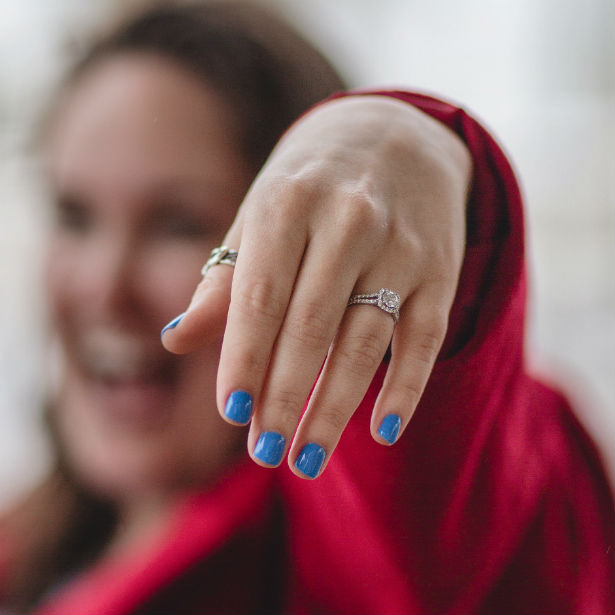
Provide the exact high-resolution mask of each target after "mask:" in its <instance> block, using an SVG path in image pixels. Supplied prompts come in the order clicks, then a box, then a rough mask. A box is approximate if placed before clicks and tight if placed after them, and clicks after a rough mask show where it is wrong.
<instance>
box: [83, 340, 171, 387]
mask: <svg viewBox="0 0 615 615" xmlns="http://www.w3.org/2000/svg"><path fill="white" fill-rule="evenodd" d="M80 355H81V361H82V364H83V366H84V367H85V368H86V369H87V371H88V372H89V373H90V374H91V375H93V376H96V377H98V378H105V379H121V380H128V379H131V380H134V379H142V378H147V377H151V376H153V375H155V374H156V373H157V372H159V371H160V370H161V367H162V365H163V364H164V363H165V362H166V357H164V356H161V350H160V348H159V347H157V345H156V346H155V345H154V344H152V343H151V342H150V341H149V340H144V339H143V338H138V337H135V336H132V335H129V334H126V333H121V332H116V331H112V330H108V329H102V330H93V331H88V333H87V334H86V335H84V337H83V338H82V340H81V342H80Z"/></svg>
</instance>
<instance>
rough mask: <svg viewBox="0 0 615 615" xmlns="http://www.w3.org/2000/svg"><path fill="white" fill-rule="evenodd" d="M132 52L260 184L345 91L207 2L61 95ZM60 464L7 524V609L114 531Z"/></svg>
mask: <svg viewBox="0 0 615 615" xmlns="http://www.w3.org/2000/svg"><path fill="white" fill-rule="evenodd" d="M131 52H137V53H142V52H145V53H153V54H157V55H162V56H164V57H166V58H170V59H172V60H174V61H176V62H177V63H178V64H180V65H181V66H183V67H184V68H188V69H189V70H191V71H192V72H193V73H194V74H195V75H197V76H198V77H200V78H202V79H203V80H204V82H206V83H207V85H208V86H209V87H214V88H215V89H216V90H217V91H218V93H219V94H220V95H221V96H222V97H223V98H224V99H225V100H226V101H227V102H228V104H229V105H230V108H231V109H232V110H233V111H234V113H235V117H236V118H237V122H238V125H239V134H240V136H241V139H242V145H243V151H244V153H245V156H246V160H247V161H248V162H249V163H251V164H252V166H253V169H254V173H255V174H256V172H257V171H258V170H259V169H260V167H261V166H262V164H263V163H264V162H265V160H266V158H267V156H268V155H269V153H270V151H271V150H272V148H273V147H274V145H275V143H276V142H277V140H278V139H279V138H280V136H281V135H282V133H283V132H284V130H285V129H286V128H287V127H288V126H289V125H290V124H291V123H292V122H293V121H294V120H296V119H297V118H298V117H299V116H300V115H301V114H302V113H304V112H305V111H306V110H307V109H309V108H310V107H311V106H313V105H314V104H315V103H317V102H319V101H320V100H322V99H323V98H326V97H327V96H329V95H330V94H332V93H333V92H335V91H337V90H341V89H344V83H343V81H342V79H341V78H340V77H339V75H338V74H337V72H336V71H335V69H334V68H333V67H332V66H331V64H330V63H329V62H328V61H327V60H326V59H325V58H324V57H323V56H322V55H321V54H320V53H319V52H318V51H317V50H316V49H315V48H314V47H312V46H311V45H310V44H309V43H307V42H306V41H305V40H304V39H303V38H302V37H301V36H300V35H299V34H297V33H296V32H295V31H294V30H292V29H291V28H290V27H289V26H288V25H287V24H286V23H284V22H283V21H282V20H281V19H279V18H278V17H276V16H275V15H273V14H270V13H269V12H267V11H264V10H262V9H260V8H258V7H256V6H254V5H251V4H246V3H239V2H208V3H201V4H181V5H178V4H166V5H164V4H163V5H157V6H155V7H153V8H150V9H148V10H146V11H145V12H143V13H142V14H140V15H137V16H136V17H133V18H131V19H130V20H129V21H128V22H126V23H125V24H123V25H121V26H120V27H119V28H116V29H115V30H114V31H112V32H111V33H110V34H109V35H107V36H105V37H103V38H101V39H100V40H99V41H98V42H96V43H95V44H94V45H92V46H91V47H90V48H89V50H88V52H87V54H86V55H85V56H84V57H83V58H82V59H81V60H80V61H79V62H78V63H77V64H76V66H75V67H74V69H73V70H72V71H71V73H70V74H69V77H68V81H67V83H66V84H65V87H64V90H65V91H66V92H68V93H70V88H71V85H72V84H74V83H75V82H76V81H78V80H79V78H80V77H81V76H82V75H84V74H85V73H87V72H88V71H89V70H90V69H91V68H92V67H93V66H94V65H95V64H96V63H97V62H99V61H101V60H103V59H105V58H107V57H110V56H112V55H115V54H123V53H131ZM52 431H53V430H52ZM56 442H57V438H56ZM58 460H59V461H58V466H57V468H56V469H55V471H54V472H53V473H52V475H51V476H50V477H49V479H48V480H47V481H46V482H45V483H44V484H43V485H41V486H40V487H39V488H37V489H36V490H34V491H33V492H32V493H31V494H30V496H29V497H28V498H26V499H25V500H24V502H23V503H22V504H21V505H20V506H19V507H17V508H15V509H14V510H13V511H11V512H10V513H9V514H8V515H5V516H4V518H2V519H0V527H1V530H2V532H3V538H8V543H9V544H10V542H11V541H13V542H14V543H15V545H16V548H15V550H14V551H13V552H12V553H11V554H10V555H12V557H10V558H9V560H8V561H7V562H6V563H7V565H8V566H7V567H8V570H7V571H6V575H3V576H4V578H3V587H2V592H1V593H0V599H1V601H2V603H3V605H4V606H7V607H9V608H12V609H13V610H17V611H20V612H24V611H27V610H30V609H32V607H33V606H34V605H35V604H36V602H37V601H39V600H40V598H41V596H43V595H44V594H45V592H47V591H49V589H50V588H51V587H53V586H54V585H55V584H57V583H59V582H60V581H61V580H62V579H63V578H64V577H66V576H67V575H69V574H71V573H74V572H75V571H78V570H79V569H81V568H83V567H84V566H87V565H88V563H89V562H91V561H92V560H93V559H95V557H96V556H97V555H98V554H99V553H100V550H101V549H102V548H103V547H104V545H105V543H106V542H107V541H108V540H109V539H110V537H111V535H112V532H113V531H114V527H115V523H116V511H115V510H114V507H113V505H112V504H110V503H108V502H103V501H101V500H99V499H97V498H96V497H95V496H93V495H92V494H90V493H88V492H87V490H85V489H83V488H82V487H80V486H78V485H77V484H76V482H75V481H74V479H73V478H72V476H71V473H70V469H69V468H66V467H64V466H63V464H62V463H61V447H58Z"/></svg>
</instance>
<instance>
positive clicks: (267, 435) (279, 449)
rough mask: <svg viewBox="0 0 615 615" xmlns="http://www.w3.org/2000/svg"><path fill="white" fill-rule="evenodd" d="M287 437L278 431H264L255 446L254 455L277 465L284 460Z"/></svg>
mask: <svg viewBox="0 0 615 615" xmlns="http://www.w3.org/2000/svg"><path fill="white" fill-rule="evenodd" d="M285 444H286V438H285V437H284V436H283V435H282V434H279V433H277V432H276V431H263V433H262V434H261V435H260V436H259V438H258V442H257V443H256V446H255V447H254V456H255V457H258V458H259V459H260V460H261V461H264V462H265V463H269V464H271V465H272V466H277V465H278V463H280V461H282V454H283V453H284V445H285Z"/></svg>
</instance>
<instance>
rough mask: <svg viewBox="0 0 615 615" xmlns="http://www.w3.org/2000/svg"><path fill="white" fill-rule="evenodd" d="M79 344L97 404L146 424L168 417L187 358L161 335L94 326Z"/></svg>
mask: <svg viewBox="0 0 615 615" xmlns="http://www.w3.org/2000/svg"><path fill="white" fill-rule="evenodd" d="M76 349H77V353H76V354H77V365H76V367H77V371H78V373H79V376H80V378H81V380H82V382H83V383H84V384H86V386H87V390H88V391H89V394H90V395H91V402H92V404H91V405H92V406H93V407H94V408H96V409H98V411H99V412H100V413H102V415H103V416H104V418H105V419H107V420H112V421H115V422H119V423H120V424H121V425H122V426H124V427H127V426H134V427H140V428H142V427H145V426H153V425H160V424H161V422H166V420H168V418H169V417H170V415H171V414H172V410H173V405H174V404H173V394H174V393H175V391H176V387H177V382H178V373H179V365H180V361H181V359H180V358H178V357H176V356H174V355H171V354H168V353H167V352H166V351H165V350H164V349H163V348H162V347H161V346H160V344H159V342H158V340H157V339H156V340H154V341H151V340H149V339H145V338H143V337H140V336H135V335H132V334H130V333H124V332H117V331H113V330H109V329H92V330H89V331H88V332H87V333H85V334H84V335H83V336H81V337H80V338H79V339H78V341H77V348H76Z"/></svg>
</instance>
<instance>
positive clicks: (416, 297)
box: [371, 284, 450, 445]
mask: <svg viewBox="0 0 615 615" xmlns="http://www.w3.org/2000/svg"><path fill="white" fill-rule="evenodd" d="M447 297H448V293H447V292H446V290H444V289H443V288H442V286H440V285H435V284H433V285H431V288H429V289H428V290H427V289H425V290H421V289H419V290H417V291H416V292H415V293H414V294H413V295H411V296H410V297H409V298H408V300H407V301H406V303H405V305H404V306H403V308H402V310H401V314H400V318H399V322H398V323H397V326H396V327H395V333H394V335H393V341H392V346H391V350H392V353H391V361H390V363H389V367H388V369H387V373H386V376H385V379H384V383H383V385H382V389H381V391H380V393H379V395H378V399H377V400H376V403H375V405H374V410H373V413H372V420H371V433H372V436H373V437H374V439H375V440H376V442H379V443H380V444H385V445H391V444H394V443H395V442H396V441H397V440H398V439H399V436H400V435H401V434H402V433H403V431H404V429H405V428H406V426H407V425H408V423H409V422H410V419H411V418H412V415H413V414H414V411H415V410H416V407H417V405H418V403H419V400H420V399H421V395H422V394H423V390H424V389H425V385H426V384H427V381H428V379H429V376H430V375H431V371H432V369H433V366H434V363H435V361H436V357H437V356H438V352H439V351H440V347H441V346H442V342H443V341H444V336H445V334H446V327H447V322H448V312H449V309H450V304H447V302H446V298H447Z"/></svg>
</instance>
